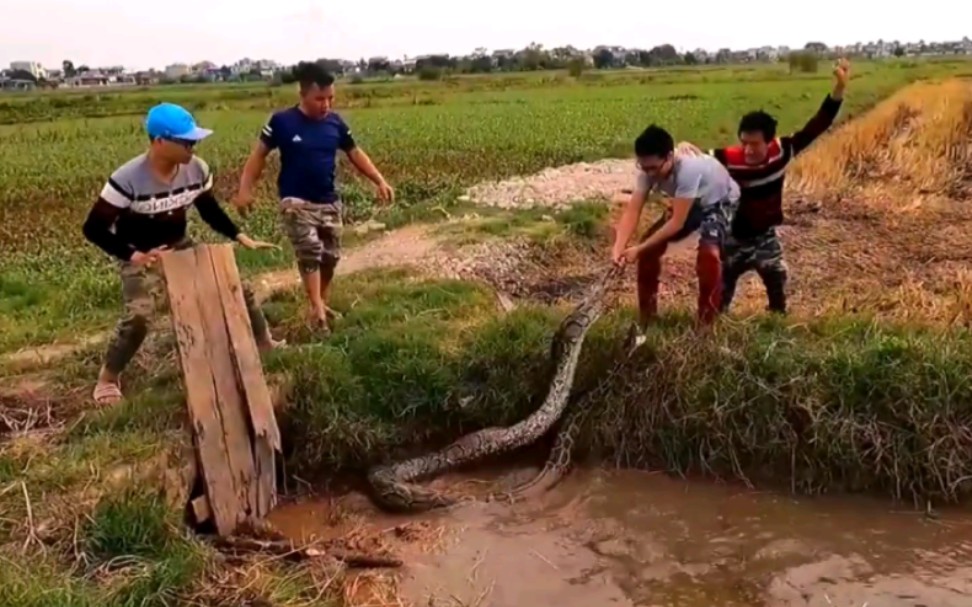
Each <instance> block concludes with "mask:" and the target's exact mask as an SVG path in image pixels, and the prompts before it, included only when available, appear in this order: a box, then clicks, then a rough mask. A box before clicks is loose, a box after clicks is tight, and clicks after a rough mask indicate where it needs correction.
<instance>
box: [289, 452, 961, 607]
mask: <svg viewBox="0 0 972 607" xmlns="http://www.w3.org/2000/svg"><path fill="white" fill-rule="evenodd" d="M529 473H530V471H524V472H523V474H526V475H528V474H529ZM454 480H455V479H453V481H454ZM512 480H513V479H505V481H501V482H511V481H512ZM481 486H482V485H480V487H481ZM469 487H470V488H471V490H473V491H475V490H476V485H469ZM340 504H341V505H340V507H339V508H338V507H336V506H335V505H334V503H327V504H325V503H322V502H317V503H305V504H299V505H290V506H282V507H280V508H279V509H278V511H277V512H276V513H275V514H274V515H273V519H274V520H273V522H274V523H276V524H277V525H278V526H279V527H280V528H281V529H282V530H284V531H285V532H286V533H288V534H291V535H293V536H307V535H312V534H317V535H321V534H329V535H334V534H339V533H343V532H346V531H347V530H348V529H349V528H350V527H354V528H356V529H358V530H360V529H361V527H362V526H366V527H368V528H369V529H370V531H371V532H372V533H378V534H381V533H384V534H385V535H386V536H387V537H388V538H389V539H388V542H387V544H388V545H389V546H390V547H391V548H392V549H393V550H394V551H396V552H397V553H399V554H400V555H402V556H403V557H404V558H405V559H406V562H407V564H406V566H405V567H404V568H403V569H402V570H401V571H400V572H399V573H398V580H397V592H398V594H399V596H401V597H402V598H403V599H404V600H405V601H406V602H408V603H411V604H413V605H421V606H423V607H426V606H440V605H441V606H445V605H452V606H460V605H468V606H473V605H479V606H487V605H489V606H493V607H513V606H522V605H554V606H557V607H572V606H575V605H576V606H578V607H590V606H595V605H618V606H628V605H630V606H669V605H673V606H674V605H677V606H684V607H710V606H746V607H752V606H757V605H759V606H766V607H777V606H779V607H797V606H801V607H803V606H814V607H816V606H820V607H862V606H864V605H868V606H870V607H879V606H880V607H905V606H908V607H917V606H920V605H923V606H927V607H969V606H972V514H969V513H968V512H964V513H963V512H945V513H940V514H939V516H937V517H936V518H930V517H927V516H925V515H923V514H922V513H916V512H914V511H910V510H907V509H902V510H896V509H894V508H893V507H892V506H890V505H889V504H888V503H887V502H885V501H880V500H868V499H858V498H847V497H841V498H818V499H802V498H801V499H796V498H793V497H790V496H785V495H780V494H774V493H767V492H753V491H748V490H743V489H739V488H731V487H727V486H722V485H716V484H711V483H704V482H683V481H679V480H675V479H672V478H669V477H666V476H663V475H655V474H647V473H641V472H634V471H610V472H608V471H600V470H579V471H575V472H574V473H573V474H572V475H571V476H570V477H569V478H568V479H567V480H565V481H564V482H563V483H562V484H561V485H560V486H559V487H557V488H556V489H554V490H553V491H551V492H550V493H548V494H547V495H545V496H543V497H542V498H538V499H536V500H532V501H529V502H524V503H520V504H514V505H508V504H484V503H470V504H466V505H463V506H460V507H458V508H456V509H454V510H452V511H448V512H441V513H432V514H426V515H422V516H394V517H391V516H388V515H381V514H378V513H377V512H375V511H373V509H371V508H370V506H369V505H368V502H367V499H366V498H365V497H363V496H360V495H352V496H348V497H345V498H343V500H342V501H341V502H340ZM339 510H340V512H342V513H343V514H341V515H340V516H338V515H335V512H338V511H339ZM406 523H407V524H408V525H419V526H422V527H421V528H423V529H425V533H426V535H427V537H426V541H416V540H414V538H415V537H418V535H415V534H409V533H404V532H402V529H403V527H402V525H403V524H406ZM406 526H407V525H406ZM342 527H343V528H342ZM409 537H411V538H413V539H412V540H409V539H408V538H409ZM430 537H432V539H435V540H436V541H428V540H429V538H430ZM403 538H404V539H403Z"/></svg>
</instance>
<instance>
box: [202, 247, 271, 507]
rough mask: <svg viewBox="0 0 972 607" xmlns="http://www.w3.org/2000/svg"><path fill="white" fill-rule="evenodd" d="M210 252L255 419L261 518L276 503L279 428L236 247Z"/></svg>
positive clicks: (246, 397) (246, 404) (248, 405)
mask: <svg viewBox="0 0 972 607" xmlns="http://www.w3.org/2000/svg"><path fill="white" fill-rule="evenodd" d="M210 251H211V253H212V260H213V269H214V272H215V276H216V284H217V286H218V290H219V296H220V298H221V301H222V310H223V314H224V316H225V321H226V328H227V334H228V337H229V341H230V345H231V348H230V350H231V352H232V358H233V362H234V364H235V367H236V371H237V374H238V375H237V379H238V382H239V386H240V389H241V396H242V401H243V403H244V407H245V408H247V410H248V412H249V420H250V421H251V422H252V429H253V435H252V439H253V456H254V473H255V477H256V479H255V481H256V501H255V508H254V509H253V510H252V514H253V515H254V516H255V517H257V518H262V517H264V516H266V515H267V514H269V512H270V510H271V509H272V508H273V507H274V505H276V463H275V451H279V450H280V429H279V427H278V425H277V419H276V416H275V415H274V409H273V401H272V398H271V394H270V389H269V387H268V386H267V381H266V376H265V375H264V373H263V366H262V363H261V361H260V352H259V350H258V348H257V345H256V338H255V336H254V334H253V328H252V325H251V323H250V319H249V316H248V314H247V312H246V301H245V299H244V297H243V286H242V283H241V282H240V277H239V271H238V269H237V266H236V259H235V258H234V256H233V249H232V248H231V247H230V246H229V245H218V246H214V247H211V248H210Z"/></svg>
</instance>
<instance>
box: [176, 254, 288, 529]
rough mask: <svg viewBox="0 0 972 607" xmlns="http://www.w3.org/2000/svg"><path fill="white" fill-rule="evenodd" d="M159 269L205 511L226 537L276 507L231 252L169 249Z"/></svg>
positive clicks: (272, 442)
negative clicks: (204, 491) (194, 445)
mask: <svg viewBox="0 0 972 607" xmlns="http://www.w3.org/2000/svg"><path fill="white" fill-rule="evenodd" d="M162 270H163V273H164V275H165V282H166V289H167V292H168V295H169V305H170V309H171V313H172V323H173V327H174V329H175V333H176V343H177V346H178V350H179V360H180V363H181V366H182V372H183V377H184V378H185V385H186V401H187V405H188V408H189V413H190V417H191V419H192V425H193V430H194V432H195V434H196V444H197V449H198V452H199V461H200V474H202V477H203V481H204V483H203V484H204V486H205V490H206V500H205V502H206V506H208V514H209V515H210V516H211V517H212V519H213V521H214V522H215V525H216V529H217V532H218V533H219V534H220V535H228V534H232V533H233V532H234V531H235V530H236V528H237V527H238V526H239V525H240V524H241V523H243V522H244V521H246V520H247V519H249V518H254V519H261V518H263V517H264V516H266V515H267V514H268V513H269V511H270V509H271V508H272V507H273V505H274V504H275V501H276V482H275V480H276V479H275V471H276V467H275V461H274V458H275V454H276V451H277V450H279V445H280V433H279V429H278V427H277V423H276V418H275V416H274V415H273V406H272V404H271V401H270V392H269V389H268V387H267V385H266V379H265V377H264V375H263V368H262V366H261V364H260V357H259V352H258V350H257V347H256V341H255V339H254V337H253V331H252V327H251V325H250V322H249V318H248V316H247V312H246V306H245V302H244V298H243V292H242V286H241V283H240V279H239V273H238V270H237V267H236V262H235V259H234V257H233V250H232V248H231V247H230V246H229V245H198V246H196V247H194V248H192V249H186V250H182V251H172V252H168V253H165V254H164V255H163V256H162ZM206 510H207V509H206V508H203V509H201V511H202V512H206Z"/></svg>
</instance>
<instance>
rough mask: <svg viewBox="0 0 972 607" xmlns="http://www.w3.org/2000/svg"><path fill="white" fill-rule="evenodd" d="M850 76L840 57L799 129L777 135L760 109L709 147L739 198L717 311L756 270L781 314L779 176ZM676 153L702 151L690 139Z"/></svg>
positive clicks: (833, 107)
mask: <svg viewBox="0 0 972 607" xmlns="http://www.w3.org/2000/svg"><path fill="white" fill-rule="evenodd" d="M849 77H850V64H849V63H848V62H847V60H845V59H841V60H840V61H838V62H837V65H836V67H835V68H834V79H835V82H834V88H833V91H832V92H831V93H830V94H829V95H828V96H827V97H826V98H825V99H824V101H823V103H822V104H821V106H820V109H818V110H817V113H816V114H814V116H813V117H812V118H811V119H810V120H809V122H807V123H806V125H804V126H803V128H802V129H800V130H798V131H796V132H794V133H792V134H790V135H786V136H783V137H777V134H776V120H775V119H774V118H773V117H772V116H770V115H769V114H767V113H766V112H763V111H756V112H750V113H749V114H746V115H745V116H743V118H742V120H741V121H740V122H739V144H738V145H735V146H732V147H727V148H721V149H715V150H709V151H708V154H709V155H711V156H714V157H715V158H717V159H718V160H719V162H721V163H722V164H723V165H725V167H726V168H727V169H728V170H729V174H730V175H731V176H732V178H733V179H734V180H735V181H736V183H738V184H739V188H740V190H741V198H740V200H739V209H738V211H737V212H736V216H735V218H734V220H733V224H732V232H731V234H730V235H729V237H728V238H727V239H726V243H725V246H724V247H723V250H722V277H723V289H722V311H723V312H725V311H727V310H728V309H729V305H730V303H731V302H732V297H733V295H734V294H735V291H736V283H737V282H738V281H739V279H740V278H741V277H742V276H743V275H744V274H745V273H746V272H749V271H750V270H755V271H756V273H757V274H759V277H760V278H761V279H762V281H763V284H764V285H765V286H766V296H767V299H768V300H769V308H768V309H769V310H770V311H772V312H777V313H780V314H785V313H786V290H785V287H786V280H787V267H786V263H784V261H783V247H782V245H781V244H780V240H779V237H778V236H777V234H776V226H778V225H780V224H781V223H783V179H784V175H785V173H786V169H787V167H788V166H789V165H790V162H791V161H792V160H793V159H794V158H795V157H796V156H797V155H798V154H800V153H801V152H803V151H804V150H806V149H807V148H808V147H809V146H810V144H811V143H813V142H814V140H816V139H817V137H819V136H820V135H822V134H823V133H824V132H825V131H826V130H827V129H829V128H830V126H831V125H832V124H833V122H834V119H835V118H836V117H837V113H838V112H839V111H840V106H841V103H842V101H843V97H844V89H845V88H846V86H847V81H848V79H849ZM677 153H679V154H684V155H695V154H700V153H702V152H701V150H699V149H698V148H697V147H695V146H693V145H692V144H690V143H686V142H682V143H680V144H679V146H678V149H677Z"/></svg>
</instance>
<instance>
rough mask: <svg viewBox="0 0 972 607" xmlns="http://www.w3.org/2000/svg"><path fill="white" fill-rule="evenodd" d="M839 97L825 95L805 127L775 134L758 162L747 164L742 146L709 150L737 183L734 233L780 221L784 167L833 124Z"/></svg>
mask: <svg viewBox="0 0 972 607" xmlns="http://www.w3.org/2000/svg"><path fill="white" fill-rule="evenodd" d="M840 106H841V100H840V99H834V98H833V97H831V96H830V95H827V97H826V99H824V101H823V103H822V104H821V105H820V109H818V110H817V113H816V114H815V115H814V116H813V118H811V119H810V120H809V122H807V124H806V125H804V127H803V128H802V129H800V130H798V131H796V132H794V133H793V134H791V135H788V136H784V137H776V138H775V139H773V141H771V142H770V144H769V153H768V154H767V156H766V160H765V161H764V162H762V163H761V164H755V165H753V164H746V159H745V154H744V152H743V148H742V146H739V145H735V146H731V147H727V148H721V149H715V150H709V152H708V153H709V154H711V155H712V156H715V157H716V158H717V159H718V160H719V162H721V163H722V164H723V165H725V167H726V168H727V169H728V170H729V174H730V175H731V176H732V178H733V179H734V180H735V181H736V183H738V184H739V188H740V190H741V196H740V199H739V210H738V211H737V212H736V217H735V220H734V221H733V226H732V232H733V235H734V236H736V237H739V238H752V237H754V236H758V235H759V234H762V233H764V232H766V231H767V230H768V229H770V228H771V227H773V226H777V225H779V224H781V223H783V178H784V175H785V174H786V168H787V166H789V164H790V161H791V160H793V159H794V158H795V157H796V156H797V155H798V154H799V153H800V152H802V151H804V150H805V149H807V147H809V146H810V144H811V143H813V141H814V140H815V139H816V138H817V137H819V136H820V135H822V134H823V133H824V132H825V131H826V130H827V129H828V128H830V126H831V125H832V124H833V122H834V119H835V118H836V117H837V113H838V112H839V111H840Z"/></svg>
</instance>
